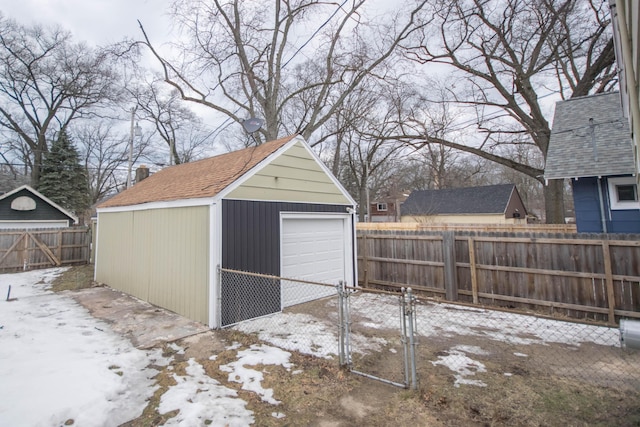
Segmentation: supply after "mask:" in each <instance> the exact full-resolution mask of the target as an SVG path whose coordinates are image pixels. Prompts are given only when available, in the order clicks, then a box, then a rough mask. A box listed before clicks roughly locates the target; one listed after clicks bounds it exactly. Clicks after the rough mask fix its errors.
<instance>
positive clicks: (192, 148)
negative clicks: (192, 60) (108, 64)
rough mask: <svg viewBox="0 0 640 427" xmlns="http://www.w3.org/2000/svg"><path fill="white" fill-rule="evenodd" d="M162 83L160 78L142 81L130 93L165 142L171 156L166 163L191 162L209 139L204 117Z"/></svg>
mask: <svg viewBox="0 0 640 427" xmlns="http://www.w3.org/2000/svg"><path fill="white" fill-rule="evenodd" d="M161 84H162V81H158V80H153V81H150V82H149V81H144V80H140V82H139V83H138V84H137V85H135V86H134V87H133V88H130V89H128V92H129V94H130V95H131V96H132V97H133V98H134V99H135V100H136V102H137V105H138V109H137V115H138V116H139V117H141V119H142V120H144V121H147V122H149V123H151V124H152V125H153V126H154V128H155V134H156V135H158V136H159V137H160V138H161V139H162V141H163V142H164V143H165V144H166V147H167V149H168V153H169V159H170V161H168V162H166V163H168V164H175V165H178V164H180V163H186V162H189V161H191V160H194V159H196V158H198V157H199V156H200V155H201V154H202V152H203V151H204V148H205V144H206V142H207V134H206V133H205V132H204V130H203V129H202V119H200V117H198V116H197V115H196V114H195V113H194V112H193V111H191V110H190V109H189V108H187V106H185V105H184V103H185V101H183V100H182V99H181V97H180V95H179V93H178V91H176V90H175V89H174V90H167V88H166V87H165V88H163V87H161Z"/></svg>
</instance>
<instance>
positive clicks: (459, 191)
mask: <svg viewBox="0 0 640 427" xmlns="http://www.w3.org/2000/svg"><path fill="white" fill-rule="evenodd" d="M401 212H402V218H401V219H402V222H424V223H448V224H525V223H526V221H527V210H526V208H525V206H524V203H523V202H522V199H521V198H520V194H519V193H518V190H517V189H516V186H515V185H514V184H499V185H487V186H482V187H467V188H453V189H446V190H416V191H413V192H411V194H410V195H409V197H408V198H407V200H406V201H405V202H404V203H403V204H402V207H401Z"/></svg>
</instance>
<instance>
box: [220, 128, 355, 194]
mask: <svg viewBox="0 0 640 427" xmlns="http://www.w3.org/2000/svg"><path fill="white" fill-rule="evenodd" d="M268 160H269V161H268V162H265V164H263V165H262V167H259V168H256V171H255V173H253V174H252V175H251V176H250V177H248V178H247V179H246V180H244V181H243V182H241V183H239V185H238V186H237V187H235V188H233V189H230V191H229V193H228V194H226V195H225V196H224V197H225V198H227V199H237V200H273V201H283V202H307V203H330V204H347V205H353V204H354V202H353V200H351V198H350V196H349V195H348V193H347V192H346V191H345V190H344V188H342V186H341V185H340V183H339V182H338V181H337V180H336V179H335V178H334V177H333V175H332V174H331V172H329V171H328V170H327V169H326V167H325V166H324V165H323V164H322V162H321V161H320V160H319V159H318V158H317V157H316V156H315V155H314V154H313V153H312V152H311V150H310V149H309V148H308V146H306V145H305V144H304V143H303V142H302V141H301V140H299V139H298V140H297V141H295V143H294V144H292V145H291V146H289V147H288V148H287V149H285V150H283V151H282V152H281V153H279V155H278V156H276V157H274V158H273V159H268Z"/></svg>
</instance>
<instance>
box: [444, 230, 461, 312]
mask: <svg viewBox="0 0 640 427" xmlns="http://www.w3.org/2000/svg"><path fill="white" fill-rule="evenodd" d="M442 258H443V259H442V260H443V261H444V286H445V291H446V293H445V295H446V299H447V300H448V301H457V300H458V275H457V273H456V239H455V232H454V231H444V232H443V233H442Z"/></svg>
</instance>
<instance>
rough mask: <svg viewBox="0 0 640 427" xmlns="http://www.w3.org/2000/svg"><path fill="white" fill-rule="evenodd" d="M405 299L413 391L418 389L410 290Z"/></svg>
mask: <svg viewBox="0 0 640 427" xmlns="http://www.w3.org/2000/svg"><path fill="white" fill-rule="evenodd" d="M407 297H408V299H409V312H408V315H409V354H410V359H411V388H412V389H413V390H417V389H418V373H417V370H416V339H415V335H414V332H415V331H414V330H415V326H416V325H415V321H416V316H415V308H416V305H415V302H416V301H415V297H414V296H413V293H412V292H411V288H407Z"/></svg>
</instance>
